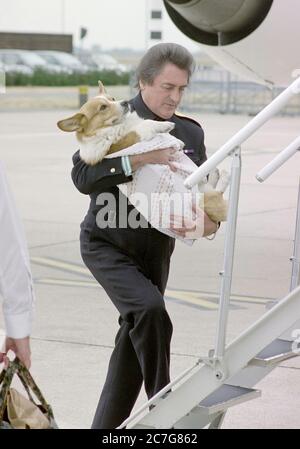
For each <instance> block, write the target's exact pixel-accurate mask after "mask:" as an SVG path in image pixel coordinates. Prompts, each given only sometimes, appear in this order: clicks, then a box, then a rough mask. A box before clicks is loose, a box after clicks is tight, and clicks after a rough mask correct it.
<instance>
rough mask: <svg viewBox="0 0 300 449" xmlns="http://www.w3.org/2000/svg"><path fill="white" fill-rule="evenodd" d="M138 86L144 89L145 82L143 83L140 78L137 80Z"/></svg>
mask: <svg viewBox="0 0 300 449" xmlns="http://www.w3.org/2000/svg"><path fill="white" fill-rule="evenodd" d="M139 88H140V90H144V89H145V83H143V81H142V80H139Z"/></svg>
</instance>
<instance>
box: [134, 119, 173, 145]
mask: <svg viewBox="0 0 300 449" xmlns="http://www.w3.org/2000/svg"><path fill="white" fill-rule="evenodd" d="M174 126H175V124H174V123H171V122H157V121H155V120H145V121H144V122H143V123H141V124H140V125H139V126H138V128H137V129H136V131H137V133H138V135H139V136H140V138H141V140H150V139H153V137H155V136H156V135H157V134H159V133H168V132H170V131H171V130H172V129H173V128H174Z"/></svg>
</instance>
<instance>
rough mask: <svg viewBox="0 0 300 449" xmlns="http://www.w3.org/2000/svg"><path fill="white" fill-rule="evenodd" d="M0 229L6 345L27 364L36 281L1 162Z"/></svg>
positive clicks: (28, 360)
mask: <svg viewBox="0 0 300 449" xmlns="http://www.w3.org/2000/svg"><path fill="white" fill-rule="evenodd" d="M0 228H1V233H0V254H1V260H0V295H1V296H2V297H3V313H4V322H5V329H6V335H7V339H6V347H7V348H8V349H12V350H14V349H15V351H14V352H15V354H16V355H17V356H20V359H21V360H22V361H23V362H24V363H26V364H27V366H28V364H30V348H29V335H30V333H31V325H32V318H33V307H34V293H33V283H32V277H31V272H30V264H29V255H28V249H27V244H26V239H25V234H24V230H23V227H22V223H21V220H20V218H19V216H18V214H17V210H16V207H15V203H14V199H13V197H12V194H11V191H10V188H9V185H8V182H7V179H6V175H5V171H4V167H3V166H2V165H1V164H0ZM24 339H25V341H24ZM13 348H14V349H13ZM5 351H6V349H5Z"/></svg>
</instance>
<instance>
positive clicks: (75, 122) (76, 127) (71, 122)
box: [57, 112, 87, 132]
mask: <svg viewBox="0 0 300 449" xmlns="http://www.w3.org/2000/svg"><path fill="white" fill-rule="evenodd" d="M86 124H87V117H86V116H85V115H84V114H81V112H78V113H77V114H75V115H72V117H69V118H65V119H64V120H60V121H59V122H57V126H58V127H59V129H61V130H62V131H67V132H72V131H82V130H84V128H85V127H86Z"/></svg>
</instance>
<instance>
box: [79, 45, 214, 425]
mask: <svg viewBox="0 0 300 449" xmlns="http://www.w3.org/2000/svg"><path fill="white" fill-rule="evenodd" d="M192 69H193V58H192V55H191V54H190V53H189V52H188V51H187V50H186V49H185V48H183V47H181V46H179V45H177V44H158V45H156V46H154V47H152V48H151V49H150V50H149V51H148V52H147V53H146V54H145V56H144V57H143V58H142V60H141V62H140V65H139V67H138V69H137V80H138V87H139V93H138V95H137V96H136V97H135V98H133V99H132V100H131V101H130V104H131V107H132V109H134V110H135V111H136V112H137V114H138V115H139V116H140V117H142V118H145V119H154V120H168V121H172V122H174V123H175V128H174V130H173V131H172V133H171V134H173V135H174V136H175V137H177V138H179V139H180V140H182V141H183V142H184V143H185V151H186V153H187V154H188V156H189V157H190V158H191V159H192V160H193V161H194V162H195V163H196V164H197V165H200V164H202V163H203V162H204V161H205V160H206V154H205V146H204V133H203V130H202V128H201V126H200V125H199V124H198V123H197V122H195V121H194V120H192V119H189V118H187V117H182V116H179V115H178V114H176V113H175V110H176V108H177V106H178V105H179V103H180V100H181V97H182V94H183V91H184V89H185V87H186V86H187V85H188V82H189V78H190V76H191V73H192ZM173 152H174V150H173V149H172V148H168V149H164V150H160V151H157V150H156V151H152V152H149V153H146V154H141V155H136V156H130V157H127V158H126V159H124V157H123V158H121V157H119V158H118V157H116V158H113V159H104V160H103V161H102V162H100V163H98V164H96V165H94V166H88V165H86V164H85V163H84V162H83V161H82V160H81V159H80V156H79V152H78V151H77V152H76V153H75V154H74V156H73V164H74V167H73V170H72V179H73V182H74V184H75V186H76V187H77V189H78V190H79V191H80V192H81V193H84V194H88V195H90V198H91V202H90V207H89V210H88V213H87V215H86V217H85V219H84V221H83V223H82V224H81V234H80V244H81V255H82V258H83V261H84V262H85V264H86V266H87V267H88V268H89V270H90V271H91V273H92V274H93V276H94V277H95V278H96V279H97V281H98V282H99V284H100V285H102V287H103V288H104V289H105V291H106V293H107V294H108V296H109V297H110V299H111V300H112V302H113V304H114V305H115V306H116V308H117V309H118V311H119V313H120V318H119V324H120V328H119V331H118V333H117V336H116V339H115V348H114V350H113V352H112V355H111V359H110V362H109V367H108V373H107V377H106V381H105V385H104V387H103V390H102V394H101V397H100V401H99V404H98V407H97V410H96V414H95V417H94V421H93V424H92V428H95V429H101V428H102V429H109V428H115V427H118V426H119V425H120V424H121V423H122V422H123V421H124V419H126V418H127V417H128V416H129V414H130V412H131V410H132V408H133V406H134V403H135V401H136V399H137V397H138V394H139V392H140V389H141V386H142V383H143V382H144V385H145V390H146V393H147V396H148V398H149V399H150V398H151V397H152V396H153V395H155V394H156V393H157V392H158V391H159V390H161V389H162V388H163V387H164V386H165V385H167V384H168V383H169V381H170V377H169V364H170V341H171V336H172V323H171V320H170V317H169V315H168V313H167V311H166V308H165V303H164V298H163V295H164V291H165V288H166V285H167V280H168V274H169V266H170V258H171V255H172V252H173V250H174V245H175V241H174V239H172V238H170V237H168V236H167V235H165V234H163V233H161V232H159V231H158V230H156V229H155V228H153V227H152V226H151V225H150V224H148V223H146V224H147V225H148V226H140V227H138V228H136V229H133V228H132V227H130V226H129V225H128V226H127V227H125V228H124V227H120V226H119V223H120V220H121V219H122V220H123V219H124V213H125V214H127V217H128V216H129V215H130V213H131V212H132V211H133V210H134V207H133V206H132V205H131V204H130V203H128V201H127V199H126V198H125V196H123V195H122V194H121V193H120V191H119V189H118V187H117V185H118V184H121V183H125V182H128V181H131V180H132V172H134V171H135V170H137V169H138V168H139V167H141V166H143V165H144V164H147V163H154V164H166V165H169V166H170V168H171V169H172V170H175V167H174V166H173V164H172V162H173V160H172V154H173ZM103 193H105V194H109V193H110V194H111V195H112V196H113V198H114V199H115V202H114V204H115V210H113V211H110V213H109V214H108V216H107V217H106V220H107V222H106V224H107V226H101V223H100V225H99V222H98V220H97V214H98V212H99V210H100V209H101V207H105V205H104V204H103V201H100V200H99V196H101V194H103ZM97 198H98V200H97ZM124 204H125V205H126V207H125V208H124ZM124 210H125V211H126V212H124ZM111 213H112V216H113V220H112V221H111V222H110V218H109V216H110V215H111ZM187 230H189V229H185V228H184V227H181V228H178V229H177V232H178V233H179V234H181V235H184V234H185V232H186V231H187ZM175 231H176V228H175ZM215 231H216V225H215V223H213V222H212V221H211V220H210V219H209V218H208V217H207V216H206V214H204V235H209V234H212V233H214V232H215Z"/></svg>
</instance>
